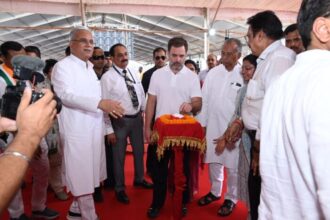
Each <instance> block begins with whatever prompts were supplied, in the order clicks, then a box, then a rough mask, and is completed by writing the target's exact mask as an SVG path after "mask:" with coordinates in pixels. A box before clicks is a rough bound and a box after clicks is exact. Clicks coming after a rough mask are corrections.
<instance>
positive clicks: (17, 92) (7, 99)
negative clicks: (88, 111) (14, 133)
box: [0, 56, 62, 120]
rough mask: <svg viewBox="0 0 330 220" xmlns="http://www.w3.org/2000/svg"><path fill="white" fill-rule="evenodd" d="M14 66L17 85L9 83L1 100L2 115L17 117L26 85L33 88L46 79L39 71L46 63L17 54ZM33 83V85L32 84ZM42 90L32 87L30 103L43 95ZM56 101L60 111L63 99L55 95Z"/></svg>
mask: <svg viewBox="0 0 330 220" xmlns="http://www.w3.org/2000/svg"><path fill="white" fill-rule="evenodd" d="M12 64H13V66H14V78H15V79H17V81H16V85H8V86H7V87H6V90H5V93H4V95H3V96H2V100H1V109H0V111H1V116H2V117H7V118H10V119H14V120H15V119H16V114H17V108H18V106H19V104H20V102H21V98H22V96H23V92H24V89H25V87H27V86H28V87H30V88H33V86H34V85H36V84H37V83H40V82H43V81H44V79H45V78H44V76H43V74H42V73H40V72H39V71H38V69H42V68H43V66H44V63H43V61H42V60H40V59H38V58H35V57H28V56H16V57H14V58H13V60H12ZM31 83H32V85H31ZM43 95H44V94H43V93H42V92H37V91H35V90H34V89H32V96H31V101H30V104H32V103H34V102H36V101H38V100H39V99H40V98H41V97H43ZM54 100H55V101H56V111H57V113H59V112H60V111H61V109H62V102H61V99H60V98H58V97H57V96H54Z"/></svg>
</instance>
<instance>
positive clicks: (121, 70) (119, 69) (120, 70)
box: [113, 64, 127, 73]
mask: <svg viewBox="0 0 330 220" xmlns="http://www.w3.org/2000/svg"><path fill="white" fill-rule="evenodd" d="M113 65H114V67H116V69H117V70H118V71H119V72H120V73H122V72H123V70H124V69H122V68H120V67H118V66H117V65H116V64H113ZM125 69H126V70H127V67H126V68H125Z"/></svg>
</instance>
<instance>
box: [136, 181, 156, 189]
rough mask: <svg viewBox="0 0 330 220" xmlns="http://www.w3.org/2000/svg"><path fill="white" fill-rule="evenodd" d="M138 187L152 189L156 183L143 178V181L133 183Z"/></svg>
mask: <svg viewBox="0 0 330 220" xmlns="http://www.w3.org/2000/svg"><path fill="white" fill-rule="evenodd" d="M133 185H134V186H136V187H143V188H145V189H152V188H153V187H154V185H153V184H152V183H148V182H147V181H146V180H142V182H140V183H139V182H134V184H133Z"/></svg>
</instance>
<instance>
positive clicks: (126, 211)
mask: <svg viewBox="0 0 330 220" xmlns="http://www.w3.org/2000/svg"><path fill="white" fill-rule="evenodd" d="M132 158H133V156H132V154H127V157H126V185H127V191H126V192H127V195H128V196H129V198H130V204H129V205H124V204H121V203H119V202H117V200H116V199H115V193H114V191H113V190H103V196H104V202H103V203H97V204H96V210H97V213H98V215H99V217H100V219H101V220H117V219H118V220H135V219H136V220H144V219H148V218H147V217H146V211H147V209H148V207H149V205H150V203H151V197H152V190H146V189H140V188H134V187H133V186H132V185H133V176H134V175H133V161H132ZM207 170H208V169H207V167H205V169H204V170H200V190H199V193H198V194H197V195H195V198H194V201H193V202H192V203H190V204H189V205H188V206H187V208H188V214H187V216H186V217H185V218H183V219H184V220H202V219H203V220H204V219H207V220H213V219H214V220H215V219H218V220H219V219H227V220H245V219H247V214H248V213H247V208H246V206H245V204H243V203H242V202H238V204H237V206H236V208H235V209H234V211H233V213H232V214H231V215H230V216H228V217H223V218H222V217H219V216H217V214H216V213H217V210H218V208H219V206H220V204H221V203H222V202H223V199H221V200H220V201H217V202H214V203H212V204H210V205H208V206H205V207H199V206H198V205H197V200H198V198H199V197H201V196H203V195H205V194H206V193H208V192H209V190H210V184H209V180H208V171H207ZM26 179H27V180H26V182H27V187H26V188H25V189H24V190H23V197H24V201H25V202H24V204H25V211H26V213H27V214H28V215H30V214H31V205H30V197H31V177H28V178H26ZM224 190H225V189H224ZM47 204H48V207H50V208H53V209H56V210H58V211H60V212H61V214H60V218H59V219H60V220H64V219H66V213H67V211H68V208H69V206H70V204H71V200H68V201H65V202H62V201H58V200H56V199H55V197H54V194H53V193H52V192H49V193H48V202H47ZM8 218H9V217H8V213H7V211H5V212H4V213H3V214H2V215H0V219H1V220H5V219H8ZM169 219H171V197H170V196H169V195H168V196H167V200H166V205H165V207H164V208H163V209H162V210H161V212H160V216H159V217H158V218H157V220H169Z"/></svg>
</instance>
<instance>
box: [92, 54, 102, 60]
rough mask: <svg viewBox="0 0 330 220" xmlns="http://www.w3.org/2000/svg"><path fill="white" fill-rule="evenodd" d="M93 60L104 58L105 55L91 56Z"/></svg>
mask: <svg viewBox="0 0 330 220" xmlns="http://www.w3.org/2000/svg"><path fill="white" fill-rule="evenodd" d="M92 58H93V60H104V58H105V56H104V55H100V56H92Z"/></svg>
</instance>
